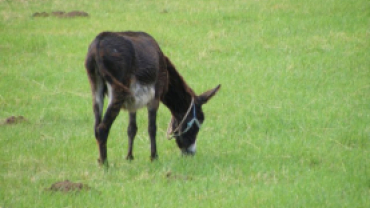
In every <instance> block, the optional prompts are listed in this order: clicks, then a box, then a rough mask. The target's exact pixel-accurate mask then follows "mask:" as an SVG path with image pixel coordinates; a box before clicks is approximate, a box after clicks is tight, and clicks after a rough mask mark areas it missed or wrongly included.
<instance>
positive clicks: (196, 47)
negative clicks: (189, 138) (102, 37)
mask: <svg viewBox="0 0 370 208" xmlns="http://www.w3.org/2000/svg"><path fill="white" fill-rule="evenodd" d="M57 10H62V11H66V12H69V11H73V10H82V11H86V12H88V13H89V15H90V16H89V17H88V18H82V17H81V18H57V17H38V18H36V17H35V18H33V17H32V14H33V13H35V12H52V11H57ZM369 11H370V4H369V2H368V1H365V0H358V1H350V0H328V1H318V0H313V1H303V0H276V1H272V0H261V1H255V0H250V1H244V0H243V1H242V0H236V1H221V0H215V1H195V0H187V1H181V0H180V1H164V0H159V1H149V0H124V1H122V0H111V1H103V0H98V1H87V0H82V1H72V0H63V1H62V0H54V1H42V0H32V1H25V0H11V1H10V0H7V1H4V0H0V63H1V64H0V119H1V121H0V122H4V121H5V119H6V118H8V117H10V116H24V117H25V119H26V121H24V122H21V123H17V124H13V125H4V124H3V125H0V207H3V208H10V207H12V208H13V207H91V208H92V207H192V208H194V207H202V208H203V207H259V208H261V207H281V208H286V207H293V208H295V207H302V208H304V207H306V208H313V207H325V208H328V207H333V208H338V207H350V208H352V207H358V208H362V207H370V157H369V155H370V93H369V92H370V71H369V66H370V55H369V52H370V41H369V40H370V28H369V25H370V12H369ZM105 30H109V31H124V30H134V31H146V32H148V33H150V34H151V35H153V36H154V37H155V38H156V39H157V41H158V42H159V44H160V46H161V48H162V50H163V51H164V53H165V54H166V55H167V56H169V57H170V59H171V60H172V62H173V63H174V64H175V65H176V66H177V68H178V70H179V72H180V73H181V74H182V75H183V76H184V78H185V79H186V81H187V82H188V84H189V85H190V86H191V87H192V88H193V89H194V90H195V91H196V92H197V93H201V92H203V91H205V90H207V89H210V88H212V87H215V86H216V85H217V84H222V88H221V90H220V92H219V93H218V94H217V95H216V96H215V97H214V98H213V99H212V100H211V101H210V102H209V103H208V104H207V105H205V106H204V111H205V114H206V121H205V123H204V125H203V127H202V130H201V132H200V134H199V138H198V143H197V146H198V148H197V155H196V156H195V157H182V156H181V155H180V151H179V150H178V148H177V147H176V144H175V142H174V141H173V140H171V141H168V140H166V138H165V132H166V128H167V124H168V122H169V120H170V113H169V111H168V110H167V109H166V108H165V107H164V106H163V105H162V106H161V108H160V110H159V113H158V120H157V122H158V134H157V144H158V148H159V160H158V161H155V162H152V163H151V162H150V161H149V155H150V148H149V139H148V133H147V130H146V129H147V127H146V126H147V113H146V110H142V111H140V112H139V115H138V116H139V118H138V125H139V131H138V134H137V137H136V140H135V147H134V155H135V160H134V161H132V162H129V161H126V160H125V159H124V157H125V155H126V153H127V136H126V128H127V113H125V112H121V114H120V116H119V118H118V119H117V120H116V122H115V123H114V125H113V128H112V130H111V133H110V137H109V141H108V158H109V162H110V164H109V170H108V171H105V170H104V169H101V168H99V167H98V165H97V161H96V159H97V157H98V150H97V147H96V143H95V138H94V134H93V128H92V127H93V113H92V107H91V92H90V87H89V83H88V79H87V76H86V73H85V69H84V65H83V64H84V58H85V55H86V52H87V47H88V45H89V43H90V42H91V41H92V40H93V39H94V37H95V36H96V35H97V34H98V33H99V32H101V31H105ZM67 179H68V180H71V181H73V182H81V183H85V184H88V185H89V186H90V187H92V189H91V190H89V191H83V192H79V193H67V194H64V193H53V192H50V191H47V190H45V189H46V188H48V187H50V186H51V184H53V183H55V182H57V181H63V180H67Z"/></svg>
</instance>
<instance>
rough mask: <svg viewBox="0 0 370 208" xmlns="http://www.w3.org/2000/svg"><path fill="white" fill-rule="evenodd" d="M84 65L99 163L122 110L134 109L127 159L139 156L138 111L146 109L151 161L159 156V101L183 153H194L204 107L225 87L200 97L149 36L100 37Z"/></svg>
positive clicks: (103, 159)
mask: <svg viewBox="0 0 370 208" xmlns="http://www.w3.org/2000/svg"><path fill="white" fill-rule="evenodd" d="M85 67H86V71H87V75H88V78H89V81H90V85H91V90H92V95H93V110H94V114H95V126H94V130H95V138H96V141H97V144H98V147H99V153H100V158H99V159H98V162H99V163H100V164H104V163H106V162H107V139H108V133H109V130H110V128H111V126H112V124H113V122H114V120H115V119H116V117H117V115H118V114H119V112H120V109H121V108H123V109H125V110H128V111H129V119H130V120H129V125H128V129H127V134H128V154H127V157H126V158H127V159H128V160H132V159H133V158H134V157H133V153H132V152H133V143H134V138H135V135H136V132H137V125H136V111H137V110H138V109H139V108H142V107H145V106H146V107H147V109H148V114H149V116H148V118H149V122H148V123H149V127H148V131H149V136H150V144H151V155H150V158H151V160H154V159H156V158H157V156H158V155H157V148H156V141H155V137H156V131H157V126H156V117H157V110H158V107H159V101H161V102H162V103H163V104H164V105H166V106H167V108H168V109H169V110H170V111H171V114H172V118H171V122H170V125H169V130H168V134H169V135H170V136H171V137H174V138H175V139H176V143H177V145H178V147H179V148H180V149H181V151H182V153H183V154H195V150H196V136H197V134H198V131H199V129H200V126H201V124H202V123H203V121H204V113H203V111H202V105H203V104H205V103H206V102H207V101H208V100H209V99H210V98H212V97H213V96H214V95H215V94H216V92H217V91H218V90H219V89H220V85H218V86H217V87H216V88H214V89H211V90H208V91H207V92H205V93H203V94H201V95H199V96H197V95H196V94H195V93H194V91H193V90H192V89H191V88H190V87H189V86H188V85H187V84H186V82H185V81H184V79H183V78H182V76H181V75H180V74H179V73H178V72H177V70H176V68H175V66H174V65H173V64H172V63H171V61H170V60H169V59H168V58H167V57H166V56H165V55H164V54H163V53H162V51H161V49H160V48H159V46H158V44H157V42H156V41H155V40H154V39H153V38H152V37H151V36H150V35H148V34H146V33H144V32H130V31H128V32H103V33H100V34H99V35H98V36H97V37H96V38H95V39H94V40H93V42H92V43H91V44H90V46H89V50H88V53H87V56H86V60H85ZM104 94H106V95H107V96H108V107H107V110H106V112H105V114H104V117H103V119H102V113H103V105H104Z"/></svg>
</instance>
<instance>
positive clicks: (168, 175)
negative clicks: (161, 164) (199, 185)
mask: <svg viewBox="0 0 370 208" xmlns="http://www.w3.org/2000/svg"><path fill="white" fill-rule="evenodd" d="M166 178H167V179H168V180H184V181H191V180H193V178H192V177H191V176H184V175H178V174H172V172H171V171H169V172H167V173H166Z"/></svg>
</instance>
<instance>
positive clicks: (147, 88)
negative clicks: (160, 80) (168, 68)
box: [122, 82, 155, 112]
mask: <svg viewBox="0 0 370 208" xmlns="http://www.w3.org/2000/svg"><path fill="white" fill-rule="evenodd" d="M130 91H131V93H132V95H133V97H132V99H129V100H126V101H124V103H123V106H122V107H123V108H124V109H127V110H128V111H131V112H134V111H136V110H137V109H139V108H143V107H145V106H147V105H148V104H149V103H150V102H151V101H153V100H154V97H155V87H154V84H150V85H143V84H140V83H137V82H135V83H132V84H131V86H130Z"/></svg>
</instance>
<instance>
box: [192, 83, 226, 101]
mask: <svg viewBox="0 0 370 208" xmlns="http://www.w3.org/2000/svg"><path fill="white" fill-rule="evenodd" d="M220 87H221V85H220V84H219V85H218V86H217V87H215V88H214V89H211V90H208V91H207V92H204V93H202V94H201V95H199V96H198V97H197V99H198V101H199V103H200V104H201V105H203V104H205V103H207V102H208V100H209V99H211V98H212V97H213V96H214V95H215V94H216V92H217V91H218V90H219V89H220Z"/></svg>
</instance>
